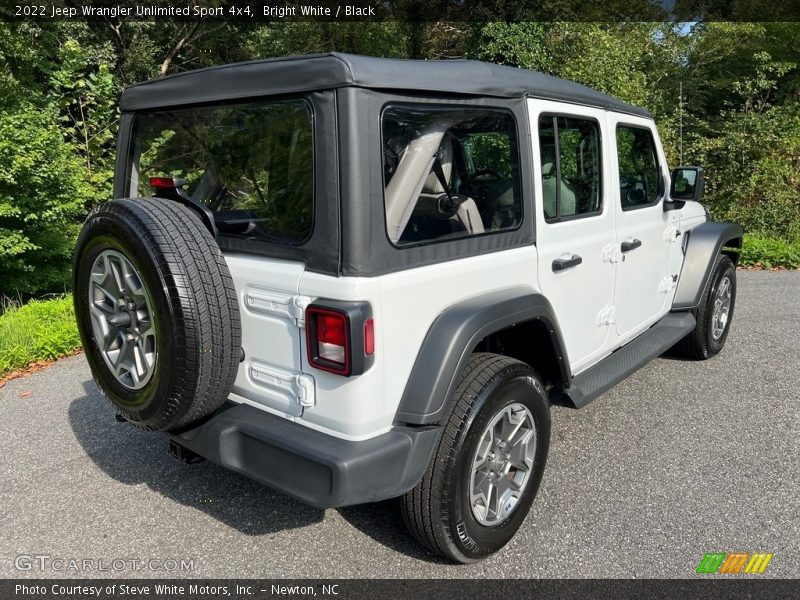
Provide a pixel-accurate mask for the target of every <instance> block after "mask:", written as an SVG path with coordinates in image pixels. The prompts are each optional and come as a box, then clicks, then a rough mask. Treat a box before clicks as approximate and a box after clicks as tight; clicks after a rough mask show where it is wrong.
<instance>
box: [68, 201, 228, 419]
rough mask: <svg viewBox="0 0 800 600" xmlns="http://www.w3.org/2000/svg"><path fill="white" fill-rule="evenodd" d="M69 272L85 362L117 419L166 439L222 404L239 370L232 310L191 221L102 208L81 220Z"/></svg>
mask: <svg viewBox="0 0 800 600" xmlns="http://www.w3.org/2000/svg"><path fill="white" fill-rule="evenodd" d="M73 267H74V280H73V283H74V302H75V315H76V318H77V322H78V330H79V332H80V336H81V340H82V342H83V347H84V349H85V351H86V358H87V360H88V362H89V366H90V368H91V370H92V375H93V376H94V379H95V381H96V382H97V384H98V386H99V387H100V389H101V390H102V391H103V393H104V394H105V395H106V396H107V397H108V399H109V400H110V401H111V402H112V404H113V405H114V407H115V408H116V410H117V411H118V412H119V413H120V414H121V415H122V416H123V417H125V419H127V420H128V421H130V422H131V423H133V424H135V425H137V426H139V427H142V428H144V429H150V430H157V431H164V430H174V429H179V428H182V427H185V426H186V425H189V424H190V423H192V422H194V421H197V420H198V419H201V418H202V417H204V416H206V415H209V414H210V413H212V412H214V411H215V410H216V409H217V408H219V407H220V406H221V405H222V403H223V402H225V400H226V399H227V397H228V394H229V392H230V389H231V386H232V385H233V381H234V379H235V378H236V372H237V370H238V366H239V357H240V352H241V325H240V320H239V304H238V300H237V297H236V290H235V289H234V286H233V280H232V279H231V275H230V272H229V271H228V267H227V265H226V263H225V259H224V257H223V256H222V253H221V252H220V249H219V247H218V246H217V244H216V242H215V241H214V238H213V237H212V236H211V234H210V233H209V231H208V230H207V229H206V228H205V227H204V226H203V224H202V223H201V221H200V220H199V219H198V218H197V216H196V215H195V214H194V213H193V212H192V211H190V210H189V209H187V208H186V207H184V206H182V205H180V204H178V203H177V202H171V201H169V200H163V199H157V198H153V199H146V200H143V199H126V200H114V201H111V202H106V203H105V204H102V205H101V206H99V207H97V208H96V209H95V210H94V211H92V213H91V214H90V215H89V217H88V218H87V219H86V223H85V224H84V226H83V229H82V230H81V234H80V236H79V237H78V243H77V246H76V248H75V255H74V265H73Z"/></svg>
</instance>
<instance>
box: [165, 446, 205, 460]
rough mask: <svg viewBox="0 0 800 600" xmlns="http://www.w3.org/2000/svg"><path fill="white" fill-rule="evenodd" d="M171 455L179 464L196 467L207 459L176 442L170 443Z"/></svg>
mask: <svg viewBox="0 0 800 600" xmlns="http://www.w3.org/2000/svg"><path fill="white" fill-rule="evenodd" d="M169 455H170V456H171V457H172V458H174V459H175V460H177V461H178V462H182V463H184V464H187V465H196V464H197V463H201V462H203V461H204V460H205V458H203V457H202V456H200V455H199V454H197V453H196V452H192V451H191V450H189V449H188V448H186V447H184V446H181V445H180V444H179V443H177V442H175V441H174V440H170V441H169Z"/></svg>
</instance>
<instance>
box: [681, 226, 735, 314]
mask: <svg viewBox="0 0 800 600" xmlns="http://www.w3.org/2000/svg"><path fill="white" fill-rule="evenodd" d="M743 234H744V231H743V230H742V227H741V225H737V224H735V223H718V222H716V221H706V222H705V223H702V224H701V225H698V226H697V227H695V228H694V229H691V230H690V231H688V232H687V233H686V234H685V235H687V236H688V240H687V243H686V246H685V251H684V257H683V266H682V267H681V274H680V276H679V278H678V287H677V289H676V290H675V297H674V298H673V300H672V310H674V311H677V310H692V309H694V308H697V306H699V304H700V300H701V298H702V296H703V290H705V288H706V284H707V283H708V279H709V278H710V277H711V271H712V269H713V268H714V262H715V261H716V259H717V256H719V253H720V252H721V251H722V248H723V247H725V246H727V245H729V244H730V242H732V241H734V240H737V242H736V243H737V244H738V245H741V239H742V236H743Z"/></svg>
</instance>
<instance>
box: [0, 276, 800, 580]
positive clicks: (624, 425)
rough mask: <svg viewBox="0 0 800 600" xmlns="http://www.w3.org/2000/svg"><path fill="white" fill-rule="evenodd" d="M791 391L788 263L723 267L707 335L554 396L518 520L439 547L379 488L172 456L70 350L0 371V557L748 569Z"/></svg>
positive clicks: (799, 414)
mask: <svg viewBox="0 0 800 600" xmlns="http://www.w3.org/2000/svg"><path fill="white" fill-rule="evenodd" d="M799 398H800V273H798V272H782V273H768V272H750V271H745V272H739V294H738V301H737V305H736V314H735V317H734V322H733V329H732V331H731V334H730V337H729V339H728V342H727V345H726V347H725V349H724V350H723V351H722V353H721V354H720V355H719V356H717V357H716V358H714V359H712V360H709V361H705V362H689V361H683V360H679V359H674V358H660V359H657V360H656V361H654V362H652V363H650V364H649V365H648V366H646V367H644V368H643V369H641V370H640V371H638V372H637V373H636V374H635V375H634V376H633V377H631V378H630V379H628V380H626V381H625V382H623V383H622V384H620V385H619V386H617V387H616V388H615V389H614V390H612V391H610V392H608V393H607V394H605V395H604V396H603V397H601V398H600V399H598V400H596V401H595V402H593V403H592V404H590V405H589V406H587V407H586V408H584V409H582V410H579V411H576V410H571V409H567V408H559V407H554V408H553V438H552V444H551V448H550V457H549V459H548V465H547V469H546V471H545V475H544V481H543V483H542V487H541V489H540V491H539V495H538V497H537V499H536V502H535V503H534V506H533V509H532V511H531V513H530V515H529V517H528V519H527V521H526V522H525V524H524V525H523V527H522V529H521V530H520V531H519V533H518V534H517V536H516V537H515V538H514V540H513V541H512V542H511V543H510V544H509V545H508V546H507V547H506V548H505V549H504V550H503V551H502V552H500V553H499V554H498V555H496V556H494V557H492V558H490V559H488V560H486V561H484V562H481V563H478V564H474V565H469V566H457V565H450V564H446V563H443V562H442V561H440V560H439V559H437V558H436V557H434V556H432V555H430V554H428V553H427V552H425V551H424V550H422V549H421V548H420V547H418V546H417V545H416V544H415V543H414V541H413V540H412V538H411V537H410V536H409V535H408V534H407V533H406V531H405V529H404V528H403V524H402V522H401V520H400V517H399V513H398V511H397V507H396V505H395V504H394V503H393V502H382V503H378V504H371V505H366V506H360V507H353V508H346V509H338V510H327V511H321V510H317V509H314V508H310V507H308V506H305V505H303V504H301V503H299V502H297V501H295V500H292V499H290V498H288V497H286V496H284V495H282V494H280V493H278V492H275V491H272V490H270V489H268V488H265V487H263V486H261V485H259V484H256V483H254V482H252V481H249V480H248V479H245V478H244V477H241V476H239V475H236V474H234V473H231V472H228V471H226V470H224V469H222V468H221V467H218V466H215V465H213V464H211V463H208V462H205V463H201V464H199V465H183V464H180V463H178V462H176V461H175V460H173V459H172V458H170V457H169V456H168V454H167V441H166V439H165V438H164V437H163V436H161V435H159V434H149V433H143V432H139V431H137V430H135V429H134V428H132V427H131V426H129V425H127V424H122V423H117V422H116V421H115V419H114V416H113V411H112V410H111V409H110V407H109V405H108V404H107V402H106V400H105V399H104V398H103V397H102V396H101V395H100V393H99V392H98V390H97V387H96V386H95V384H94V383H93V381H92V379H91V376H90V374H89V369H88V367H87V365H86V361H85V359H84V357H83V356H80V355H79V356H75V357H72V358H67V359H64V360H61V361H59V362H58V363H57V364H55V365H54V366H52V367H50V368H48V369H46V370H44V371H41V372H39V373H36V374H34V375H31V376H28V377H25V378H21V379H17V380H13V381H11V382H9V383H8V384H7V385H5V386H4V387H3V388H2V389H0V481H1V482H2V485H0V577H5V578H8V577H26V576H31V577H86V576H95V577H96V576H124V577H153V576H158V577H163V576H172V577H175V576H189V577H204V578H206V577H208V578H211V577H478V578H487V579H489V578H491V579H494V578H501V577H693V576H695V574H694V572H695V569H696V567H697V565H698V564H699V562H700V560H701V559H702V558H703V555H704V554H705V553H706V552H711V551H723V552H734V551H738V552H755V551H763V552H770V553H774V558H773V559H772V562H771V563H770V565H769V567H768V569H767V571H766V573H765V574H764V575H763V576H762V577H795V578H796V577H800V495H799V494H798V492H800V403H799V402H798V399H799ZM299 475H301V474H299ZM20 556H22V557H25V556H30V557H37V556H39V557H41V556H49V557H50V558H49V559H37V558H31V559H25V558H23V559H22V560H21V562H20V559H19V558H18V557H20ZM54 559H55V560H63V561H65V562H62V563H56V562H54ZM71 559H75V560H77V561H83V560H84V559H87V560H91V561H93V562H91V563H82V562H81V563H69V562H68V561H69V560H71ZM151 559H154V560H157V561H161V569H162V570H160V571H155V572H154V571H150V570H148V569H147V568H144V569H142V568H141V567H142V565H143V563H142V562H139V561H149V560H151ZM171 559H172V560H176V561H178V564H180V562H179V561H180V560H181V559H183V560H184V561H191V567H192V569H191V570H187V571H183V572H181V571H180V570H174V571H169V572H166V571H165V570H163V569H164V568H165V565H166V566H168V567H169V568H176V567H175V564H173V563H165V562H164V561H169V560H171ZM120 560H123V561H128V562H127V565H131V564H133V563H131V561H132V560H133V561H136V565H137V567H136V568H137V569H138V570H131V567H127V566H126V567H125V570H124V571H117V570H115V569H116V568H117V567H120V566H122V563H120V562H119V561H120ZM114 561H117V562H114ZM42 562H44V563H45V564H46V566H47V570H45V571H41V570H39V568H38V566H39V564H41V563H42ZM152 564H153V565H155V566H156V567H158V564H156V563H152ZM27 565H30V566H31V569H30V570H22V571H21V570H19V569H18V568H17V567H18V566H21V567H26V566H27ZM54 565H59V566H60V570H56V569H54V568H53V567H54ZM86 565H90V566H92V567H93V568H94V569H97V568H101V566H102V567H105V568H107V569H109V570H107V571H102V572H97V571H96V570H94V571H88V570H87V571H84V570H82V569H83V568H84V567H86ZM184 565H185V566H188V562H185V563H184ZM73 566H77V567H78V570H76V569H74V568H72V567H73ZM177 569H180V567H177ZM706 577H707V576H706Z"/></svg>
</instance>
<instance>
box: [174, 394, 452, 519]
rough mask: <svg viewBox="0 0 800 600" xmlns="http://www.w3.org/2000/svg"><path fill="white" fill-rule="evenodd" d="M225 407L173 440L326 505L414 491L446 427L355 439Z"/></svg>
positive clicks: (397, 430)
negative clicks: (354, 440) (345, 438)
mask: <svg viewBox="0 0 800 600" xmlns="http://www.w3.org/2000/svg"><path fill="white" fill-rule="evenodd" d="M227 407H230V408H227ZM224 408H225V409H224V410H221V411H220V412H218V413H217V414H216V415H214V416H213V417H212V418H211V419H209V420H208V421H206V422H204V423H203V424H201V425H199V426H197V427H195V428H193V429H190V430H188V431H184V432H181V433H179V434H170V435H169V437H170V439H171V440H172V441H173V442H175V443H177V444H179V445H180V446H183V447H184V448H187V449H189V450H191V451H192V452H195V453H197V454H199V455H200V456H203V457H204V458H207V459H209V460H211V461H213V462H215V463H217V464H220V465H222V466H224V467H227V468H229V469H231V470H233V471H236V472H237V473H241V474H242V475H246V476H247V477H250V478H251V479H254V480H256V481H258V482H260V483H263V484H265V485H268V486H270V487H272V488H275V489H278V490H280V491H282V492H285V493H287V494H289V495H291V496H294V497H295V498H298V499H300V500H302V501H304V502H306V503H308V504H311V505H313V506H317V507H319V508H331V507H336V506H348V505H351V504H362V503H365V502H375V501H378V500H385V499H387V498H393V497H395V496H400V495H402V494H404V493H406V492H407V491H409V490H410V489H411V488H413V487H414V486H415V485H416V484H417V483H418V482H419V481H420V479H422V475H423V474H424V472H425V469H426V468H427V466H428V463H429V462H430V460H431V457H432V456H433V452H434V449H435V445H436V442H437V441H438V439H439V433H440V429H439V428H438V427H413V428H412V427H395V428H393V429H392V430H390V431H388V432H387V433H384V434H383V435H379V436H377V437H374V438H370V439H368V440H363V441H358V442H353V441H349V440H343V439H340V438H336V437H333V436H330V435H327V434H324V433H321V432H319V431H316V430H313V429H310V428H308V427H305V426H303V425H298V424H297V423H294V422H292V421H289V420H286V419H283V418H281V417H277V416H275V415H272V414H270V413H267V412H266V411H263V410H259V409H258V408H255V407H253V406H248V405H245V404H239V405H232V406H231V405H230V404H228V405H226V407H224Z"/></svg>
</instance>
